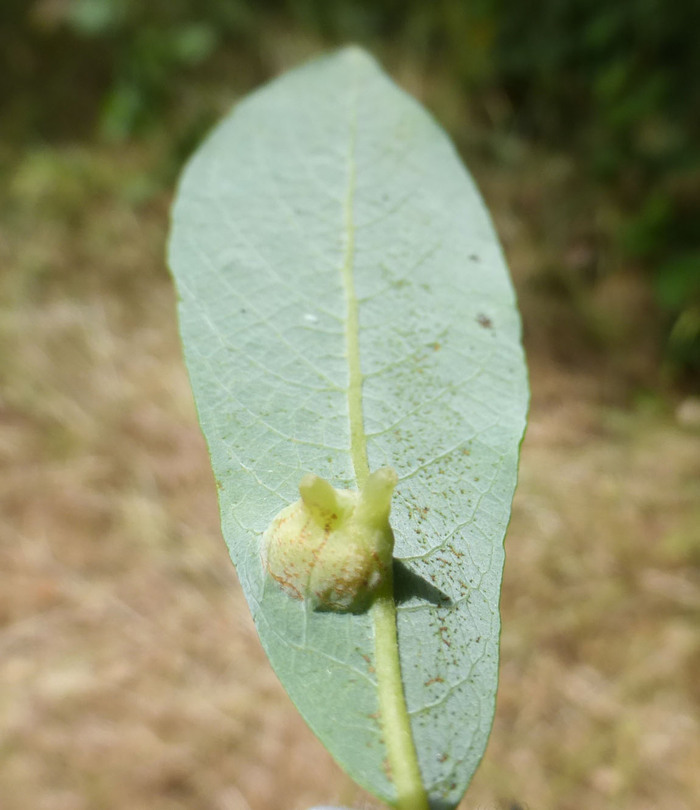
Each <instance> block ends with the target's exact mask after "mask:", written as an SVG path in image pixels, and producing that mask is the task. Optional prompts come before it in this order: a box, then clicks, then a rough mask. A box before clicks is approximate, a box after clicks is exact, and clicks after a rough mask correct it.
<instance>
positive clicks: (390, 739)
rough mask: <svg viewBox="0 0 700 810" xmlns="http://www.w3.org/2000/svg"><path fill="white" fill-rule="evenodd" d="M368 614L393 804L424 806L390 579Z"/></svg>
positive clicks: (410, 808)
mask: <svg viewBox="0 0 700 810" xmlns="http://www.w3.org/2000/svg"><path fill="white" fill-rule="evenodd" d="M372 618H373V620H374V661H375V669H376V672H377V686H378V689H379V707H380V713H381V718H382V729H383V731H384V742H385V744H386V747H387V753H388V757H389V768H390V770H391V778H392V780H393V782H394V786H395V787H396V793H397V800H396V807H397V808H399V810H428V798H427V796H426V795H425V788H424V787H423V781H422V779H421V775H420V768H419V766H418V756H417V754H416V747H415V745H414V742H413V733H412V731H411V721H410V719H409V717H408V710H407V708H406V699H405V697H404V691H403V682H402V680H401V665H400V663H399V644H398V638H397V633H396V602H395V601H394V588H393V583H392V582H388V583H387V585H386V587H385V589H384V591H383V592H382V593H380V594H379V596H378V597H377V599H376V601H375V602H374V604H373V605H372Z"/></svg>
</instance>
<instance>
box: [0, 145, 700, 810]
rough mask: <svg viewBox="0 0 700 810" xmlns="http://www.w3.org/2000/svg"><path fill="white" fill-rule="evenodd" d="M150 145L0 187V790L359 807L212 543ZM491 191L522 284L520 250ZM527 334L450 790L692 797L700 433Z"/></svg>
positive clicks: (623, 804)
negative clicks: (475, 705)
mask: <svg viewBox="0 0 700 810" xmlns="http://www.w3.org/2000/svg"><path fill="white" fill-rule="evenodd" d="M151 160H152V156H150V155H148V154H139V153H138V152H137V151H135V150H134V151H133V152H123V153H122V154H115V153H114V152H112V153H106V154H98V153H96V152H84V151H83V152H81V151H77V152H75V151H71V150H65V149H64V150H59V151H56V152H50V153H46V154H43V155H37V154H34V155H32V154H28V155H26V156H25V157H24V158H23V159H22V160H21V161H20V162H19V163H18V164H16V165H15V168H14V169H13V171H12V174H11V177H10V182H9V183H8V184H7V189H6V192H5V195H4V198H3V200H2V213H3V222H4V224H3V226H2V230H1V232H0V267H1V268H2V269H1V270H0V301H1V302H2V311H1V313H0V340H1V343H0V346H1V348H0V382H1V389H0V397H1V399H0V510H1V513H2V528H0V567H1V569H2V587H1V589H0V625H1V626H0V734H1V735H2V736H1V738H0V808H2V810H30V808H31V810H93V808H101V809H102V808H104V810H117V808H119V810H126V808H129V810H133V809H136V810H138V809H139V808H149V810H176V809H178V810H185V809H186V810H193V808H197V810H200V808H202V809H205V810H209V809H211V810H303V809H304V808H307V807H309V806H311V805H312V804H313V803H315V802H320V801H324V800H325V801H328V800H333V801H341V802H347V803H354V804H355V806H371V800H369V799H367V798H366V797H363V795H362V794H361V793H360V791H359V790H358V789H356V788H355V787H353V785H352V783H351V782H350V780H349V779H348V778H347V777H346V776H344V775H343V774H342V773H341V772H340V771H339V770H338V769H337V767H336V766H335V765H334V764H333V762H332V761H331V760H330V757H329V756H328V754H327V753H326V752H325V750H324V749H323V747H322V746H321V745H320V744H319V743H318V742H317V741H316V740H315V738H314V737H313V736H312V734H311V733H310V732H309V731H308V730H307V729H306V727H305V725H304V723H303V722H302V721H301V720H300V718H299V717H298V716H297V713H296V711H295V709H294V708H293V707H292V705H291V704H290V702H289V700H288V699H287V698H286V696H285V694H284V692H283V690H282V689H281V687H280V685H279V684H278V682H277V680H276V678H275V676H274V675H273V674H272V672H271V670H270V668H269V666H268V664H267V662H266V659H265V657H264V655H263V653H262V651H261V648H260V646H259V643H258V641H257V637H256V635H255V631H254V629H253V627H252V623H251V620H250V617H249V615H248V612H247V608H246V607H245V604H244V600H243V598H242V596H241V593H240V590H239V588H238V585H237V583H236V580H235V575H234V572H233V568H232V567H231V565H230V563H229V561H228V557H227V553H226V550H225V546H224V543H223V541H222V539H221V537H220V534H219V529H218V523H217V513H216V502H215V494H214V486H213V481H212V476H211V474H210V471H209V467H208V460H207V457H206V452H205V448H204V444H203V441H202V438H201V436H200V434H199V430H198V427H197V425H196V421H195V415H194V409H193V405H192V401H191V396H190V392H189V388H188V383H187V379H186V375H185V372H184V369H183V365H182V360H181V355H180V349H179V344H178V340H177V335H176V326H175V316H174V302H173V294H172V289H171V285H170V282H169V279H168V277H167V275H166V274H165V271H164V268H163V259H162V252H163V245H164V237H165V230H166V226H167V223H166V210H167V201H166V200H164V199H161V198H159V197H156V198H151V199H150V202H139V201H138V199H139V197H140V192H139V188H140V186H139V183H140V178H142V176H143V171H144V168H147V167H148V166H149V165H150V161H151ZM499 189H501V186H500V185H499V181H498V179H497V178H495V179H494V180H493V187H492V193H491V195H490V197H491V198H492V199H493V200H494V202H495V204H496V205H497V207H498V209H499V210H498V211H497V215H498V216H499V219H500V221H501V226H502V229H503V231H504V232H505V233H506V235H507V236H508V241H509V249H510V252H511V254H512V255H513V257H514V259H515V262H514V264H515V266H516V270H517V271H518V275H519V280H520V282H521V285H522V287H523V289H526V288H527V282H528V273H530V272H531V271H532V269H533V267H535V266H536V264H537V250H536V246H535V248H533V245H532V244H531V243H530V242H528V236H527V234H528V231H527V227H525V225H524V223H523V222H522V221H520V220H519V219H518V215H517V212H516V213H513V210H514V209H512V208H511V207H509V206H510V203H509V199H510V198H509V196H508V194H509V192H508V190H507V189H506V190H505V191H503V190H502V189H501V190H499ZM524 297H525V298H526V299H527V292H525V294H524ZM541 312H542V310H541V309H540V310H538V309H537V305H536V303H534V304H533V303H532V301H530V303H528V304H527V307H526V315H527V316H528V317H529V318H530V319H533V318H536V317H538V315H539V314H540V313H541ZM530 326H531V327H532V328H531V329H530V330H529V334H530V335H531V338H530V342H531V348H532V356H531V363H532V384H533V390H534V400H533V408H532V419H531V426H530V430H529V433H528V437H527V440H526V442H525V445H524V448H523V459H522V470H521V483H520V488H519V491H518V495H517V499H516V504H515V511H514V517H513V522H512V526H511V530H510V534H509V540H508V563H507V571H506V577H505V585H504V594H503V619H504V631H503V650H502V678H501V689H500V693H499V703H498V712H497V716H496V722H495V727H494V732H493V736H492V739H491V743H490V745H489V749H488V751H487V754H486V756H485V759H484V762H483V764H482V767H481V769H480V770H479V772H478V774H477V776H476V778H475V780H474V782H473V785H472V787H471V788H470V791H469V793H468V795H467V798H466V799H465V802H464V807H465V808H467V807H468V808H477V807H480V808H490V809H491V808H493V810H496V808H509V807H510V806H511V803H512V802H515V801H516V800H517V801H518V802H520V803H521V804H522V805H523V806H527V807H529V808H533V810H534V808H537V809H538V810H546V809H552V810H554V808H556V809H557V810H579V808H581V809H582V808H590V807H612V808H625V810H651V809H652V808H654V809H655V810H656V809H657V808H666V807H673V808H674V810H693V808H697V807H698V806H699V805H700V772H699V771H698V768H697V763H698V762H700V712H699V706H700V686H699V684H700V679H699V678H698V672H700V634H699V632H698V628H699V626H700V625H699V619H700V578H699V577H698V566H699V565H700V497H699V490H700V484H699V481H700V437H699V436H698V434H697V433H692V432H688V431H685V432H684V431H683V430H682V429H681V428H679V427H678V426H676V425H675V424H674V423H673V420H672V419H671V418H670V417H669V416H668V415H667V414H666V412H665V411H664V410H663V409H661V410H657V411H654V410H652V411H649V412H647V411H644V410H640V409H636V410H635V409H622V408H620V407H615V406H613V405H611V404H610V403H611V401H614V400H615V397H612V398H611V397H609V396H607V394H606V391H605V390H604V389H605V386H606V385H607V384H608V383H609V378H608V379H605V378H604V376H603V375H599V374H597V373H596V372H595V370H590V371H581V370H578V371H577V370H576V369H575V368H569V369H566V368H564V367H563V366H562V365H561V364H556V363H555V362H554V361H553V360H552V358H551V354H548V353H547V351H544V350H543V349H542V346H543V345H544V343H546V341H543V340H542V339H541V334H542V333H541V331H538V329H537V326H536V324H530ZM538 336H539V337H538Z"/></svg>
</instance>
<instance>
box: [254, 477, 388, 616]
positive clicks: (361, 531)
mask: <svg viewBox="0 0 700 810" xmlns="http://www.w3.org/2000/svg"><path fill="white" fill-rule="evenodd" d="M397 481H398V477H397V475H396V472H395V471H394V470H393V469H391V468H390V467H382V468H381V469H379V470H375V472H373V473H372V474H371V475H370V476H369V478H368V479H367V482H366V483H365V485H364V487H363V488H362V490H361V491H360V492H356V491H353V490H347V489H335V488H334V487H333V486H332V485H331V484H329V483H328V481H325V480H324V479H323V478H319V476H317V475H312V474H309V475H305V476H304V477H303V478H302V480H301V481H300V483H299V494H300V495H301V498H300V500H298V501H296V502H295V503H293V504H290V505H289V506H287V507H285V508H284V509H282V511H281V512H280V513H279V514H278V515H277V516H276V517H275V518H274V519H273V521H272V523H271V524H270V525H269V526H268V528H267V529H266V531H265V533H264V534H263V538H262V559H263V565H264V567H265V570H266V572H267V574H268V576H270V578H271V579H272V580H274V582H276V583H277V585H278V586H279V587H280V588H282V590H284V591H285V592H286V593H287V594H288V595H289V596H291V597H292V598H294V599H304V600H308V601H309V602H310V604H311V606H312V608H313V609H314V610H331V611H340V612H352V613H359V612H362V611H364V610H367V609H368V608H369V606H370V605H371V603H372V601H373V600H374V598H375V596H376V595H377V593H378V591H379V590H380V588H381V587H382V585H383V584H384V583H385V582H387V581H389V580H390V577H391V566H392V555H393V550H394V534H393V532H392V530H391V526H390V524H389V512H390V510H391V497H392V495H393V492H394V488H395V487H396V484H397Z"/></svg>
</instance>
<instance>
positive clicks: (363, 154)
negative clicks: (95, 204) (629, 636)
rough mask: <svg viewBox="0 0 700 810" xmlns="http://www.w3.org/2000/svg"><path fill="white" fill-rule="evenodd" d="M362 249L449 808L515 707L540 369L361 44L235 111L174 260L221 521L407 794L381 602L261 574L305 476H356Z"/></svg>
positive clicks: (474, 230)
mask: <svg viewBox="0 0 700 810" xmlns="http://www.w3.org/2000/svg"><path fill="white" fill-rule="evenodd" d="M348 262H349V267H350V270H351V274H352V281H353V285H354V293H355V303H356V306H357V315H358V321H359V329H358V334H359V356H360V365H361V372H362V379H361V381H359V382H361V408H362V414H363V416H364V429H365V434H366V437H365V440H366V449H367V456H368V459H369V466H370V469H372V470H374V469H376V468H378V467H381V466H385V465H390V466H393V467H395V468H396V470H397V471H398V473H399V479H400V480H399V485H398V487H397V491H396V495H395V497H394V505H393V509H392V525H393V527H394V531H395V534H396V551H395V554H396V557H397V558H399V559H401V560H403V561H404V562H405V565H406V566H407V568H408V569H410V571H411V572H413V573H414V574H416V575H417V577H420V578H421V579H422V580H423V581H424V582H425V583H426V584H425V586H421V585H420V580H416V581H417V582H418V583H419V585H418V587H416V585H415V582H413V584H412V583H411V582H409V584H408V586H407V585H406V576H405V574H404V575H401V573H399V583H398V585H399V587H400V589H401V590H400V596H401V599H402V601H400V604H399V607H398V633H399V644H400V657H401V666H402V673H403V680H404V686H405V693H406V701H407V705H408V710H409V712H410V716H411V724H412V729H413V734H414V738H415V743H416V748H417V751H418V757H419V762H420V766H421V772H422V776H423V780H424V783H425V786H426V789H427V791H428V793H429V796H430V800H431V805H432V806H433V807H436V808H437V807H445V808H448V807H452V806H454V805H455V804H456V803H457V802H458V800H459V798H460V797H461V795H462V793H463V791H464V789H465V787H466V785H467V784H468V782H469V780H470V778H471V776H472V774H473V772H474V770H475V768H476V766H477V764H478V762H479V759H480V758H481V756H482V754H483V751H484V748H485V746H486V741H487V738H488V734H489V731H490V727H491V723H492V719H493V711H494V702H495V694H496V681H497V665H498V638H499V614H498V600H499V591H500V583H501V573H502V568H503V537H504V533H505V529H506V525H507V522H508V517H509V514H510V504H511V499H512V495H513V490H514V487H515V482H516V472H517V460H518V448H519V443H520V440H521V437H522V433H523V429H524V423H525V414H526V408H527V382H526V372H525V365H524V360H523V355H522V350H521V346H520V323H519V318H518V314H517V311H516V307H515V301H514V295H513V291H512V288H511V285H510V281H509V279H508V274H507V271H506V268H505V265H504V261H503V257H502V254H501V251H500V248H499V245H498V242H497V239H496V237H495V235H494V232H493V229H492V226H491V224H490V222H489V219H488V215H487V213H486V211H485V209H484V206H483V203H482V202H481V199H480V198H479V195H478V193H477V191H476V190H475V188H474V186H473V183H472V181H471V180H470V178H469V175H468V174H467V172H466V171H465V169H464V168H463V166H462V165H461V163H460V161H459V159H458V157H457V155H456V153H455V151H454V149H453V147H452V145H451V144H450V142H449V141H448V139H447V138H446V136H445V135H444V133H443V132H442V130H441V129H440V128H439V127H438V126H437V125H436V124H435V123H434V122H433V120H432V119H431V118H430V117H429V116H428V115H427V114H426V112H425V111H424V110H423V109H422V108H421V107H420V106H419V105H418V104H417V103H416V102H415V101H414V100H413V99H411V98H410V97H409V96H407V95H406V94H404V93H403V92H402V91H401V90H399V89H398V88H397V87H396V86H395V85H394V84H393V83H392V82H391V81H389V79H387V77H386V76H385V75H384V74H383V73H382V72H381V71H380V70H379V68H378V67H377V65H376V64H375V63H374V62H373V61H372V60H371V59H370V58H369V57H368V56H367V55H366V54H364V53H363V52H361V51H359V50H358V49H356V48H350V49H346V50H344V51H341V52H340V53H338V54H336V55H334V56H331V57H329V58H325V59H321V60H318V61H315V62H313V63H311V64H309V65H307V66H305V67H302V68H300V69H297V70H295V71H293V72H291V73H289V74H287V75H285V76H283V77H282V78H280V79H278V80H276V81H275V82H273V83H271V84H269V85H268V86H266V87H265V88H263V89H262V90H260V91H259V92H257V93H254V94H253V95H251V96H249V97H248V98H247V99H245V100H244V101H243V102H241V103H240V104H239V105H238V106H237V107H236V108H235V110H234V111H233V113H232V114H231V115H230V116H229V117H228V118H226V119H225V120H224V121H223V123H222V124H221V125H220V126H218V127H217V129H216V130H215V131H214V133H213V134H212V136H211V137H210V138H209V139H208V140H207V142H206V143H205V144H204V146H203V147H202V148H201V149H200V150H199V152H198V153H197V154H196V155H195V157H194V158H193V160H192V161H191V162H190V164H189V166H188V168H187V170H186V172H185V175H184V178H183V181H182V185H181V188H180V190H179V194H178V198H177V202H176V206H175V211H174V222H173V230H172V237H171V243H170V264H171V267H172V270H173V272H174V275H175V277H176V281H177V287H178V292H179V296H180V322H181V330H182V335H183V341H184V345H185V352H186V358H187V363H188V367H189V371H190V375H191V379H192V385H193V388H194V392H195V398H196V401H197V406H198V409H199V415H200V419H201V423H202V427H203V430H204V433H205V435H206V437H207V440H208V443H209V449H210V452H211V456H212V463H213V467H214V472H215V475H216V478H217V481H218V484H219V489H220V506H221V518H222V526H223V531H224V535H225V537H226V541H227V543H228V544H229V547H230V550H231V554H232V557H233V559H234V562H235V563H236V566H237V570H238V574H239V577H240V580H241V583H242V586H243V589H244V591H245V593H246V597H247V599H248V602H249V604H250V608H251V610H252V613H253V616H254V618H255V621H256V624H257V627H258V630H259V632H260V637H261V639H262V642H263V644H264V646H265V649H266V650H267V652H268V655H269V656H270V659H271V661H272V664H273V666H274V667H275V670H276V671H277V673H278V675H279V677H280V678H281V680H282V682H283V683H284V685H285V687H286V688H287V690H288V691H289V693H290V695H291V697H292V699H293V700H294V701H295V703H296V704H297V706H298V707H299V709H300V710H301V712H302V714H303V715H304V717H305V718H306V720H307V721H308V723H309V724H310V725H311V727H312V728H313V729H314V731H315V732H316V733H317V734H318V736H319V737H320V738H321V739H322V740H323V742H324V743H325V744H326V746H327V747H328V748H329V749H330V751H331V752H332V753H333V755H334V756H335V758H336V759H337V760H338V761H339V762H340V763H341V764H342V765H343V766H344V767H345V768H346V769H347V770H348V772H349V773H350V774H351V775H352V776H353V777H354V778H355V779H356V780H357V781H359V782H360V783H361V784H363V785H365V786H366V787H367V788H369V789H370V790H372V791H374V792H375V793H377V794H378V795H379V796H381V797H383V798H385V799H386V800H388V801H392V800H393V798H394V795H395V794H394V790H393V786H392V784H391V782H390V780H389V778H388V777H387V775H386V773H385V770H384V759H385V750H384V743H383V741H382V739H381V731H380V728H379V724H378V720H377V709H378V705H377V690H376V681H375V673H374V667H373V656H374V651H373V630H372V623H371V619H370V614H368V613H365V614H361V615H348V614H334V613H314V612H313V611H311V610H310V609H308V608H307V607H305V605H304V604H303V603H301V602H298V601H295V600H293V599H290V598H289V597H288V596H286V595H285V594H284V593H283V592H282V591H280V590H279V589H278V588H277V587H276V586H275V585H274V584H272V583H270V582H269V581H268V580H267V579H266V578H265V577H264V576H263V571H262V567H261V561H260V550H259V543H260V537H261V535H262V533H263V531H264V530H265V528H266V526H267V525H268V523H269V522H270V520H271V519H272V518H273V517H274V516H275V514H276V513H277V512H278V511H279V510H280V509H281V508H282V507H283V506H285V505H286V504H288V503H290V502H291V501H294V500H296V498H297V497H298V491H297V486H298V483H299V480H300V479H301V477H302V475H303V474H304V473H306V472H313V473H316V474H318V475H321V476H323V477H324V478H326V479H328V480H329V481H331V482H332V483H333V484H334V485H335V486H346V487H349V488H354V486H355V476H354V472H353V459H352V457H351V435H350V433H351V428H350V419H349V410H348V386H349V384H350V383H351V373H350V369H349V364H348V346H347V335H346V328H347V317H348V300H347V296H346V287H344V283H343V268H344V266H346V265H347V264H348ZM355 382H358V380H357V379H355ZM438 592H442V594H444V595H445V597H448V598H449V600H451V601H450V602H440V599H441V597H439V596H438ZM222 643H225V640H222ZM309 767H310V768H311V767H313V763H309Z"/></svg>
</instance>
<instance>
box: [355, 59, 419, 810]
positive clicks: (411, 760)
mask: <svg viewBox="0 0 700 810" xmlns="http://www.w3.org/2000/svg"><path fill="white" fill-rule="evenodd" d="M355 76H356V80H355V86H354V88H353V96H352V101H351V117H350V138H349V148H348V188H347V192H346V195H345V201H344V205H343V219H344V228H345V251H344V256H343V264H342V267H341V275H342V280H343V288H344V291H345V300H346V319H345V342H346V353H347V360H348V386H347V400H348V418H349V422H350V452H351V456H352V463H353V468H354V471H355V480H356V483H357V488H358V489H359V490H361V489H362V488H363V487H364V485H365V483H366V482H367V478H368V477H369V461H368V458H367V437H366V434H365V428H364V417H363V410H362V367H361V363H360V316H359V304H358V300H357V295H356V293H355V279H354V274H353V269H354V260H355V224H354V217H353V210H354V202H355V188H356V182H357V163H356V159H355V153H356V144H357V107H358V98H359V81H358V79H357V72H356V73H355ZM371 612H372V619H373V624H374V657H375V668H376V675H377V691H378V696H379V714H380V718H381V726H382V731H383V733H384V741H385V744H386V748H387V755H388V760H389V770H390V775H391V779H392V781H393V783H394V787H395V789H396V794H397V801H396V807H397V808H399V810H428V800H427V796H426V793H425V788H424V787H423V781H422V778H421V774H420V768H419V765H418V756H417V753H416V748H415V743H414V740H413V733H412V731H411V721H410V718H409V715H408V709H407V706H406V698H405V695H404V690H403V682H402V679H401V664H400V660H399V645H398V635H397V629H396V603H395V601H394V587H393V582H392V579H391V575H389V577H388V578H387V581H386V582H385V583H384V586H383V587H382V589H381V591H380V592H379V594H378V595H377V598H376V599H375V602H374V604H373V606H372V609H371Z"/></svg>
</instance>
